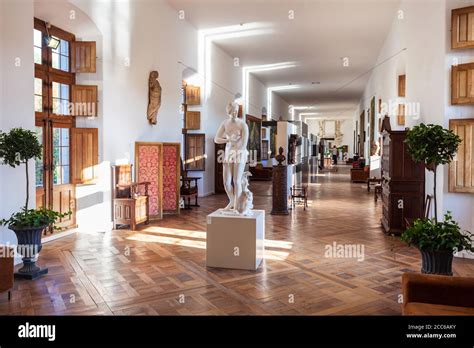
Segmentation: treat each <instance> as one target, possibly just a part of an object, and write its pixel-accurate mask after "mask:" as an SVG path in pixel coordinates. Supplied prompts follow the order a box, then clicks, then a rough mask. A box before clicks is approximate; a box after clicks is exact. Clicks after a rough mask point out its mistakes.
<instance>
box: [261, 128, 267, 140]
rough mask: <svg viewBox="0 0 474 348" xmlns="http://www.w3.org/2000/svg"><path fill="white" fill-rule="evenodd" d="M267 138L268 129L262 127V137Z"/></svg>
mask: <svg viewBox="0 0 474 348" xmlns="http://www.w3.org/2000/svg"><path fill="white" fill-rule="evenodd" d="M266 138H267V129H266V128H262V139H266Z"/></svg>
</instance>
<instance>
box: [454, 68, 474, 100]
mask: <svg viewBox="0 0 474 348" xmlns="http://www.w3.org/2000/svg"><path fill="white" fill-rule="evenodd" d="M451 104H453V105H455V104H474V63H468V64H458V65H453V66H452V67H451Z"/></svg>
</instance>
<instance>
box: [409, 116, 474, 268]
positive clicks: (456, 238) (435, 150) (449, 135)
mask: <svg viewBox="0 0 474 348" xmlns="http://www.w3.org/2000/svg"><path fill="white" fill-rule="evenodd" d="M405 143H406V144H407V148H408V152H409V153H410V155H411V156H412V158H413V160H414V161H415V162H422V163H424V165H425V168H426V169H427V170H428V171H431V172H433V179H434V184H433V201H434V217H433V218H423V219H417V220H416V221H414V222H413V224H412V225H411V226H410V227H409V228H408V229H407V230H406V231H405V232H404V233H403V234H402V236H401V238H402V240H404V241H405V242H407V243H408V244H409V245H413V246H416V247H417V248H418V249H419V250H420V253H421V256H422V267H421V272H422V273H429V274H442V275H452V274H453V272H452V261H453V253H454V252H455V251H461V250H469V251H474V248H473V247H472V241H471V236H472V234H471V233H469V232H465V234H463V232H462V231H461V229H460V227H459V225H458V223H457V222H456V221H454V220H453V219H452V216H451V213H450V212H448V213H447V214H445V215H444V220H443V221H441V222H439V221H438V204H437V195H436V177H437V175H436V172H437V169H438V166H440V165H444V164H447V163H449V162H451V161H452V160H453V158H454V156H455V155H456V152H457V149H458V146H459V144H460V143H461V139H460V138H459V137H458V136H457V135H456V134H454V133H453V132H452V131H450V130H447V129H444V128H443V127H441V126H440V125H433V124H428V125H425V124H423V123H422V124H420V125H417V126H415V127H413V128H412V129H410V130H409V131H408V132H407V137H406V139H405Z"/></svg>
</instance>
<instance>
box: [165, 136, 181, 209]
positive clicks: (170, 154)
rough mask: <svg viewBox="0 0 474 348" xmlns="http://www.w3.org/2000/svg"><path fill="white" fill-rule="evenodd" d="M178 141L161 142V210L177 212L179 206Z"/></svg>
mask: <svg viewBox="0 0 474 348" xmlns="http://www.w3.org/2000/svg"><path fill="white" fill-rule="evenodd" d="M178 176H179V143H178V144H163V211H165V212H169V213H177V212H178V207H179V186H178V185H179V184H178V180H179V177H178Z"/></svg>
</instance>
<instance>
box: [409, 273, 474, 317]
mask: <svg viewBox="0 0 474 348" xmlns="http://www.w3.org/2000/svg"><path fill="white" fill-rule="evenodd" d="M402 290H403V310H402V313H403V315H474V296H473V294H474V278H467V277H450V276H441V275H432V274H421V273H404V274H403V275H402Z"/></svg>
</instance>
